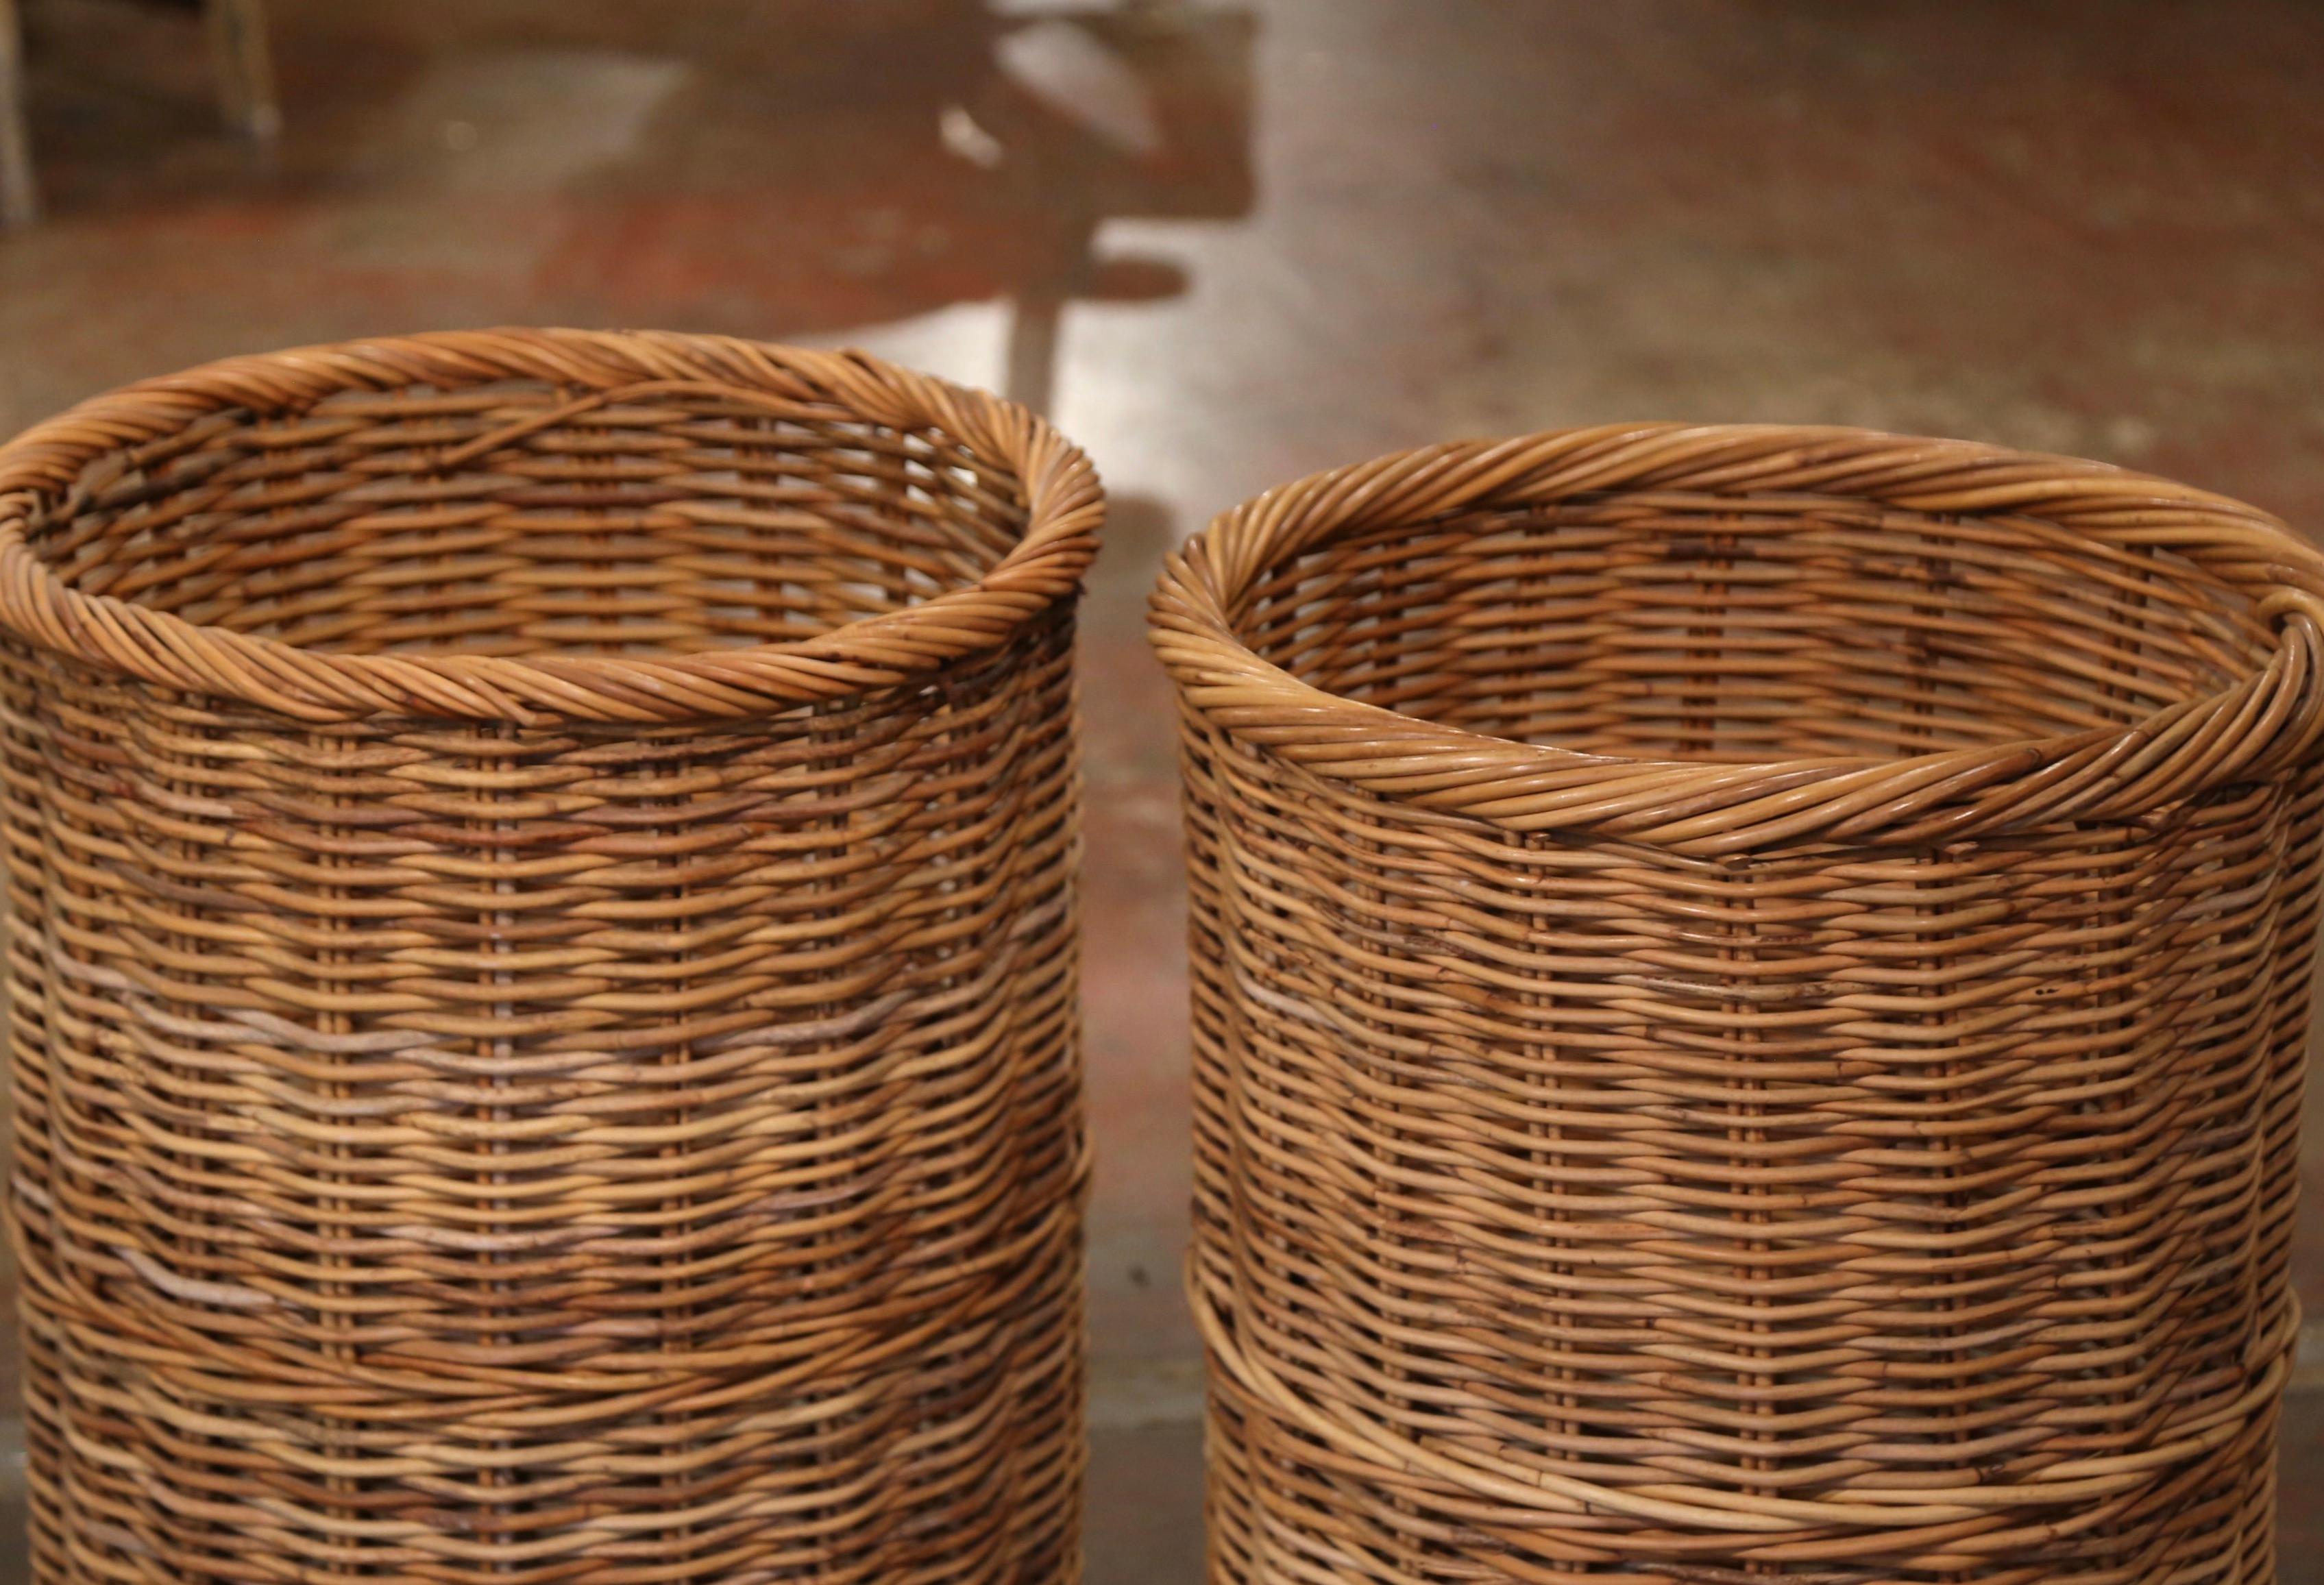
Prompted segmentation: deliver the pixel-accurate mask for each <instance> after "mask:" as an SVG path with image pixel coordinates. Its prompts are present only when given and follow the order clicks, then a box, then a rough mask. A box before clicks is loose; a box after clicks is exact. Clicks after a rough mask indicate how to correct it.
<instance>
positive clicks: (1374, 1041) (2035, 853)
mask: <svg viewBox="0 0 2324 1585" xmlns="http://www.w3.org/2000/svg"><path fill="white" fill-rule="evenodd" d="M2319 593H2324V560H2319V558H2317V557H2316V556H2315V555H2314V554H2313V553H2311V552H2310V551H2308V550H2307V549H2306V548H2303V547H2302V546H2301V545H2300V544H2299V543H2298V542H2297V541H2296V540H2294V539H2292V537H2291V536H2290V535H2289V534H2288V533H2287V532H2285V531H2284V530H2282V527H2281V525H2279V524H2276V523H2274V522H2273V520H2270V519H2267V518H2266V517H2265V516H2264V514H2261V513H2257V512H2255V511H2251V510H2250V509H2248V508H2244V507H2239V506H2236V505H2235V504H2234V503H2231V502H2224V501H2219V500H2217V499H2216V498H2211V497H2206V496H2202V495H2199V493H2195V492H2192V491H2188V490H2185V489H2182V488H2181V487H2179V486H2175V485H2170V484H2163V483H2162V482H2160V481H2154V480H2148V479H2142V478H2138V477H2136V476H2135V475H2125V474H2121V473H2118V472H2116V471H2114V470H2111V469H2104V468H2100V467H2098V466H2096V465H2087V464H2075V463H2070V462H2064V461H2061V460H2059V459H2049V458H2028V457H2024V456H2013V455H2010V454H2005V453H1999V452H1996V451H1992V450H1988V449H1986V448H1982V447H1969V446H1963V445H1958V444H1950V443H1935V442H1919V441H1909V440H1899V439H1895V438H1889V437H1881V436H1870V435H1864V434H1859V433H1854V432H1846V431H1798V430H1776V429H1696V430H1689V429H1676V428H1670V427H1663V428H1655V427H1648V428H1643V429H1623V430H1600V431H1585V432H1570V433H1564V434H1556V435H1548V436H1541V437H1534V438H1528V439H1526V440H1521V441H1514V442H1510V443H1508V444H1506V445H1503V446H1500V447H1485V446H1466V447H1439V448H1435V449H1434V450H1432V451H1428V452H1422V453H1416V454H1409V455H1406V456H1399V457H1392V458H1387V459H1383V460H1382V461H1381V462H1379V463H1376V464H1370V465H1365V466H1363V467H1361V468H1355V469H1349V470H1343V471H1342V473H1340V474H1336V475H1322V476H1319V477H1318V478H1316V479H1314V480H1309V481H1306V482H1305V483H1303V484H1297V485H1293V486H1290V487H1288V488H1286V489H1285V490H1283V491H1280V492H1277V493H1274V494H1272V495H1269V496H1268V497H1264V498H1262V499H1260V500H1259V501H1257V502H1251V503H1250V504H1249V505H1247V506H1245V507H1243V508H1240V509H1239V510H1238V511H1235V512H1231V513H1229V514H1228V515H1227V516H1225V517H1224V518H1222V519H1221V520H1220V521H1219V522H1217V523H1216V524H1214V525H1213V527H1212V528H1211V529H1210V530H1208V531H1207V532H1206V533H1205V534H1204V535H1203V536H1200V537H1198V539H1196V540H1195V541H1194V543H1193V544H1192V545H1191V546H1190V547H1189V548H1188V549H1187V550H1186V552H1185V554H1184V556H1183V557H1182V558H1180V559H1179V560H1177V561H1176V562H1174V564H1173V566H1172V567H1171V568H1170V570H1169V571H1168V573H1167V574H1166V576H1165V577H1164V579H1163V582H1162V585H1161V586H1160V588H1159V590H1158V591H1157V595H1156V602H1155V638H1156V643H1157V649H1158V650H1159V651H1160V652H1161V654H1162V656H1163V659H1164V660H1165V662H1166V663H1167V665H1168V667H1169V668H1170V669H1171V671H1172V674H1173V676H1174V677H1175V678H1176V681H1177V683H1178V685H1179V688H1180V693H1181V699H1182V704H1183V714H1182V720H1183V725H1184V736H1183V742H1184V761H1183V762H1184V766H1185V785H1186V793H1187V798H1186V804H1187V813H1188V828H1189V846H1190V852H1191V856H1192V861H1193V866H1194V888H1193V902H1194V910H1193V911H1194V963H1195V971H1196V985H1195V991H1194V1023H1195V1055H1196V1070H1197V1071H1196V1089H1197V1108H1196V1113H1197V1129H1198V1137H1197V1212H1196V1220H1197V1237H1196V1248H1195V1250H1194V1263H1193V1268H1192V1284H1193V1293H1194V1301H1195V1304H1196V1306H1197V1310H1198V1313H1199V1314H1200V1316H1201V1318H1202V1319H1203V1322H1204V1325H1205V1327H1206V1330H1207V1332H1208V1335H1209V1338H1210V1341H1211V1346H1212V1377H1213V1402H1212V1446H1213V1457H1212V1500H1211V1527H1212V1559H1213V1574H1214V1577H1216V1578H1219V1579H1222V1580H1266V1581H1281V1580H1318V1581H1321V1580H1345V1579H1349V1578H1363V1579H1372V1580H1383V1581H1396V1582H1403V1581H1424V1580H1425V1581H1439V1580H1443V1581H1450V1580H1475V1579H1480V1578H1483V1579H1505V1580H1579V1579H1581V1578H1583V1577H1585V1576H1587V1577H1595V1576H1598V1575H1604V1574H1614V1575H1619V1576H1621V1577H1624V1578H1632V1579H1637V1580H1669V1581H1673V1582H1711V1581H1728V1580H1741V1579H1743V1578H1746V1577H1757V1576H1758V1573H1759V1572H1764V1571H1778V1572H1780V1573H1781V1574H1782V1576H1783V1577H1784V1578H1786V1579H1805V1580H1821V1581H1831V1582H1833V1585H1840V1582H1842V1581H1845V1582H1848V1585H1874V1582H1885V1581H1897V1582H1900V1585H1901V1582H1904V1581H1936V1580H1960V1581H1967V1580H1977V1581H1980V1582H1987V1585H1997V1582H2002V1581H2008V1582H2012V1585H2021V1582H2022V1585H2033V1582H2034V1581H2045V1580H2066V1579H2072V1580H2078V1581H2080V1580H2089V1581H2098V1580H2105V1581H2122V1582H2125V1585H2128V1582H2131V1581H2139V1582H2142V1585H2147V1582H2160V1581H2163V1580H2173V1581H2182V1580H2233V1581H2241V1582H2248V1585H2261V1582H2263V1581H2267V1580H2272V1579H2273V1552H2272V1525H2273V1475H2272V1465H2273V1424H2274V1417H2275V1405H2276V1400H2277V1396H2278V1395H2279V1393H2280V1390H2281V1387H2282V1379H2283V1373H2284V1368H2285V1364H2286V1359H2287V1350H2288V1349H2289V1346H2290V1342H2291V1339H2292V1328H2293V1324H2294V1315H2293V1306H2292V1302H2291V1297H2290V1292H2289V1286H2288V1282H2287V1273H2286V1256H2287V1249H2288V1222H2289V1217H2290V1213H2291V1207H2292V1195H2293V1192H2294V1188H2295V1179H2294V1175H2293V1171H2292V1148H2293V1138H2294V1133H2295V1129H2296V1120H2295V1119H2296V1110H2297V1106H2298V1096H2299V1087H2300V1078H2301V1062H2302V1053H2303V1049H2304V1041H2305V1035H2306V1015H2307V1005H2308V984H2309V972H2310V964H2311V961H2312V949H2313V940H2314V936H2315V930H2316V908H2317V881H2318V832H2319V817H2324V796H2320V794H2319V781H2318V779H2317V778H2316V776H2315V775H2314V774H2313V773H2312V772H2311V771H2310V770H2309V769H2307V764H2308V760H2309V759H2310V755H2311V751H2312V749H2313V746H2314V743H2315V741H2316V737H2317V733H2318V725H2319V712H2324V695H2319V688H2318V687H2317V680H2316V679H2317V661H2318V658H2319V640H2324V625H2319V616H2324V603H2320V602H2319V599H2318V595H2319ZM1546 744H1554V745H1556V746H1555V747H1547V746H1539V745H1546Z"/></svg>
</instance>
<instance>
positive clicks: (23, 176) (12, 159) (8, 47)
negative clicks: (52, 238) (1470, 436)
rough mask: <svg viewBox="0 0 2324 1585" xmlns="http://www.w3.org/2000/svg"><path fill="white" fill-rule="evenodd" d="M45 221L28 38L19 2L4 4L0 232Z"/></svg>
mask: <svg viewBox="0 0 2324 1585" xmlns="http://www.w3.org/2000/svg"><path fill="white" fill-rule="evenodd" d="M40 217H41V189H40V187H39V185H38V184H37V183H36V182H34V180H32V132H31V130H30V128H29V127H28V125H27V124H26V120H25V109H24V38H23V30H22V29H21V27H20V26H19V25H18V23H17V17H16V0H0V231H5V230H11V229H14V227H16V226H30V225H32V222H34V221H35V220H38V219H39V218H40Z"/></svg>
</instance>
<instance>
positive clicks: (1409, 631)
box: [1232, 497, 2271, 763]
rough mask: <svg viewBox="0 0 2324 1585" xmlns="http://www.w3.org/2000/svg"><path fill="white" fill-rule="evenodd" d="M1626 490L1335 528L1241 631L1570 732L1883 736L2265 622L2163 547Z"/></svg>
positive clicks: (1395, 687) (2138, 674) (2110, 692)
mask: <svg viewBox="0 0 2324 1585" xmlns="http://www.w3.org/2000/svg"><path fill="white" fill-rule="evenodd" d="M1720 507H1721V509H1720V510H1717V511H1711V510H1688V509H1685V508H1678V509H1674V508H1672V507H1671V506H1669V505H1668V504H1666V503H1663V502H1654V501H1650V500H1646V499H1643V498H1637V497H1609V498H1605V499H1601V500H1597V501H1587V502H1572V503H1567V504H1563V505H1559V506H1556V507H1549V508H1539V509H1530V510H1526V511H1504V512H1491V513H1482V514H1470V515H1466V516H1460V517H1453V518H1447V519H1443V520H1440V521H1432V522H1427V523H1422V524H1417V525H1415V524H1409V523H1406V524H1398V525H1394V526H1392V527H1390V528H1388V529H1384V530H1377V531H1373V532H1369V533H1366V534H1363V535H1360V536H1351V537H1349V538H1347V539H1342V540H1340V541H1338V542H1336V543H1333V544H1328V545H1326V546H1324V547H1323V548H1319V549H1316V550H1314V551H1311V552H1310V553H1308V554H1306V555H1305V556H1303V557H1301V558H1297V559H1296V560H1295V561H1293V562H1291V563H1289V564H1287V565H1286V566H1284V567H1279V568H1277V570H1276V571H1275V573H1274V574H1273V575H1272V576H1269V577H1268V578H1267V579H1265V580H1264V581H1262V582H1259V583H1258V584H1256V585H1254V586H1253V587H1252V588H1251V589H1250V591H1249V592H1248V593H1247V594H1246V596H1245V598H1244V599H1243V600H1242V601H1241V603H1240V605H1239V607H1238V609H1237V610H1236V611H1235V612H1234V613H1232V614H1233V617H1234V620H1235V625H1236V629H1237V632H1238V636H1239V637H1240V639H1241V640H1242V641H1243V642H1245V643H1246V644H1249V645H1250V647H1251V649H1252V650H1254V651H1255V652H1256V653H1258V654H1259V655H1260V656H1261V657H1263V658H1264V659H1268V660H1269V661H1271V662H1272V663H1274V664H1275V665H1277V666H1279V667H1282V668H1284V669H1285V670H1286V671H1288V672H1290V673H1291V674H1292V675H1293V676H1295V677H1299V678H1300V679H1301V680H1303V681H1305V682H1306V683H1308V684H1310V685H1312V686H1314V687H1318V688H1322V689H1323V690H1325V691H1326V692H1329V693H1333V694H1336V695H1339V696H1342V697H1346V698H1351V699H1360V700H1363V701H1365V702H1367V703H1369V704H1374V705H1382V706H1384V707H1386V708H1388V709H1392V710H1396V711H1399V712H1401V713H1403V714H1407V715H1411V716H1415V717H1417V718H1420V719H1424V720H1427V721H1432V722H1435V723H1440V724H1443V725H1449V726H1457V727H1461V728H1464V729H1466V730H1468V731H1471V732H1476V733H1486V734H1489V735H1490V736H1494V737H1499V738H1505V739H1511V740H1515V741H1518V742H1531V743H1537V744H1542V745H1547V746H1554V747H1558V748H1564V749H1571V750H1575V751H1582V752H1587V753H1597V754H1607V755H1618V756H1622V757H1627V758H1636V759H1647V760H1711V761H1727V762H1736V763H1750V762H1758V761H1766V760H1794V759H1812V758H1818V757H1824V756H1834V755H1840V756H1875V757H1908V756H1912V755H1916V754H1923V753H1929V752H1932V751H1941V750H1945V749H1952V748H1964V747H1969V746H1972V745H1977V744H1990V743H1995V742H2020V741H2024V740H2027V739H2033V738H2047V737H2052V736H2057V735H2062V734H2070V733H2079V732H2082V731H2085V730H2089V729H2091V728H2107V727H2120V726H2122V725H2125V724H2128V723H2135V722H2137V721H2140V720H2143V719H2144V718H2146V717H2147V716H2149V715H2151V714H2153V712H2154V711H2156V710H2157V709H2160V708H2163V707H2165V706H2167V705H2171V704H2172V703H2175V702H2179V701H2182V700H2188V699H2196V698H2201V697H2203V696H2208V695H2209V694H2212V693H2215V692H2217V691H2218V690H2219V689H2220V688H2222V687H2227V686H2228V685H2229V683H2230V682H2231V681H2232V680H2233V679H2235V678H2236V677H2241V676H2246V675H2248V674H2249V672H2250V671H2251V670H2252V669H2253V668H2255V667H2257V666H2258V665H2261V664H2263V663H2264V659H2265V657H2266V655H2267V653H2268V652H2269V650H2270V649H2271V644H2270V640H2269V637H2268V634H2267V632H2266V631H2265V629H2264V625H2263V624H2262V623H2261V622H2258V621H2257V620H2255V618H2254V616H2253V615H2252V613H2251V610H2250V602H2249V600H2248V599H2247V598H2246V597H2245V596H2244V595H2243V594H2240V593H2239V592H2238V591H2237V590H2236V588H2234V587H2233V586H2232V585H2228V584H2227V583H2225V582H2223V581H2222V580H2220V579H2219V578H2218V577H2217V576H2214V575H2212V574H2210V573H2209V572H2207V571H2205V570H2204V569H2203V568H2201V567H2197V566H2196V565H2194V564H2193V563H2191V562H2189V561H2187V560H2186V559H2184V558H2181V557H2178V556H2175V555H2172V554H2170V553H2168V552H2161V551H2147V550H2126V549H2122V548H2116V547H2113V546H2109V545H2106V544H2104V543H2101V542H2099V541H2098V540H2096V539H2091V538H2090V537H2089V536H2087V535H2083V534H2080V533H2076V532H2073V531H2070V530H2064V529H2061V528H2059V527H2057V526H2056V525H2054V524H2050V523H2045V522H2041V521H2033V520H2028V519H2022V518H1972V519H1948V518H1941V517H1934V516H1926V515H1921V514H1916V513H1912V512H1904V511H1895V510H1892V509H1877V510H1876V509H1873V508H1869V507H1858V506H1854V505H1851V504H1849V503H1845V502H1831V503H1829V505H1828V506H1826V507H1817V506H1815V505H1812V504H1805V503H1802V502H1799V500H1798V499H1797V498H1789V499H1787V500H1785V501H1784V502H1781V503H1779V504H1775V505H1771V506H1770V507H1769V508H1768V509H1767V510H1765V511H1760V510H1755V509H1754V508H1753V507H1752V506H1751V504H1750V503H1748V502H1738V503H1737V504H1736V505H1735V507H1734V508H1732V509H1731V510H1730V509H1726V506H1725V503H1724V502H1722V503H1720Z"/></svg>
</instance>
